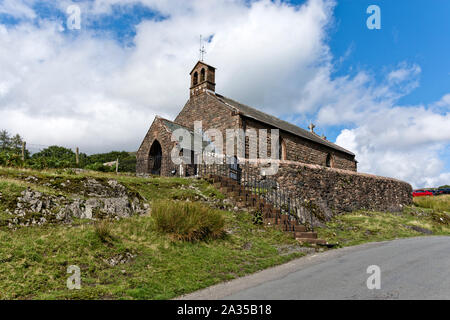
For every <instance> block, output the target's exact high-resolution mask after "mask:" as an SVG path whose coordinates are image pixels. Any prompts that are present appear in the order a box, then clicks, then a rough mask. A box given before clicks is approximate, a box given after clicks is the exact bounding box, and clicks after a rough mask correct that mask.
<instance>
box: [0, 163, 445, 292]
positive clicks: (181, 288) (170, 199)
mask: <svg viewBox="0 0 450 320" xmlns="http://www.w3.org/2000/svg"><path fill="white" fill-rule="evenodd" d="M36 194H38V195H39V198H38V199H36V198H33V197H31V198H30V199H31V200H29V201H31V203H32V206H31V207H29V208H28V207H26V206H25V205H24V203H25V204H27V203H26V202H24V201H23V199H24V198H27V195H36ZM116 196H120V197H122V198H123V199H125V200H126V199H129V201H130V206H125V207H124V208H128V209H129V210H128V209H127V210H128V215H127V217H126V218H122V216H121V215H120V214H121V213H120V212H119V213H118V212H115V210H112V211H111V210H110V211H108V210H106V211H105V212H103V213H102V210H103V209H102V207H101V206H100V207H97V210H90V213H91V214H92V217H91V218H90V219H87V218H83V217H86V215H87V211H89V210H85V211H82V210H81V209H83V208H84V207H83V206H87V204H90V203H92V201H93V200H95V201H106V200H107V199H109V198H114V197H116ZM39 199H45V201H44V200H39ZM105 199H106V200H105ZM135 199H137V200H136V201H138V204H139V205H141V204H145V205H147V208H148V209H147V210H143V211H142V210H140V209H139V208H141V207H142V206H141V207H139V206H138V205H136V206H135V207H134V209H133V210H131V209H130V208H131V203H132V201H135ZM449 201H450V199H449V197H432V198H429V199H423V200H422V199H420V200H418V201H416V200H415V203H416V204H415V205H414V206H412V207H408V208H405V209H404V210H403V212H397V213H382V212H371V211H358V212H353V213H349V214H345V215H340V216H336V217H335V218H334V219H333V220H331V221H329V222H327V223H326V224H324V225H323V226H322V227H321V228H318V229H317V231H318V233H319V237H320V238H322V239H325V240H328V241H329V242H330V243H336V244H337V245H338V247H339V246H349V245H355V244H359V243H363V242H368V241H380V240H388V239H395V238H399V237H412V236H421V235H431V234H433V235H442V234H445V235H450V213H449V211H450V210H449ZM41 202H42V203H46V204H47V206H48V208H47V209H45V210H47V211H45V217H47V218H46V221H45V223H42V224H39V223H35V224H33V223H31V224H27V223H24V222H21V221H28V222H29V221H31V220H32V221H35V222H36V221H37V222H39V221H42V218H43V216H42V215H43V214H44V213H43V212H44V211H43V210H38V209H40V208H41V205H40V203H41ZM125 202H126V201H125ZM74 203H76V204H77V205H79V207H80V208H81V209H80V210H81V211H82V213H83V214H82V215H81V216H77V215H69V214H66V215H65V216H64V219H59V220H58V219H50V218H49V217H51V216H60V213H61V212H66V211H64V210H66V208H72V209H73V207H74V206H73V204H74ZM105 203H106V202H105ZM19 207H20V208H19ZM106 207H107V208H108V209H111V203H110V202H108V205H107V206H106ZM142 208H145V206H143V207H142ZM84 209H86V208H84ZM138 209H139V210H138ZM24 210H25V211H24ZM27 210H28V211H31V212H28V211H27ZM75 211H76V210H75ZM81 211H80V212H81ZM77 212H78V211H77ZM17 214H23V217H21V218H20V219H25V220H20V219H18V223H11V221H12V219H13V218H14V217H15V215H17ZM29 215H30V216H29ZM40 219H41V220H40ZM254 221H255V220H254V217H253V216H252V214H250V213H248V212H245V211H238V210H237V208H235V207H234V205H233V204H232V203H231V202H230V201H229V200H228V199H225V198H224V196H223V195H222V194H221V193H220V192H219V191H218V190H216V189H215V188H214V187H213V186H211V185H210V184H209V183H207V182H205V181H203V180H198V179H182V178H162V177H151V178H140V177H135V176H133V175H126V174H119V175H116V174H112V173H100V172H94V171H79V170H74V169H65V170H62V169H60V170H43V171H37V170H31V169H14V168H2V167H0V244H1V245H0V299H170V298H174V297H177V296H179V295H182V294H185V293H189V292H192V291H195V290H198V289H201V288H205V287H207V286H210V285H213V284H216V283H219V282H222V281H226V280H230V279H233V278H236V277H240V276H243V275H246V274H249V273H253V272H256V271H258V270H262V269H265V268H268V267H271V266H274V265H277V264H281V263H285V262H287V261H289V260H291V259H294V258H297V257H300V256H303V255H305V254H307V253H310V252H316V251H317V250H324V249H322V248H320V249H319V248H311V247H302V246H300V245H299V244H298V243H297V242H296V240H295V239H292V238H289V237H288V236H287V235H286V234H285V233H283V232H280V231H278V230H276V229H273V228H270V227H265V226H262V225H257V224H255V223H254ZM24 225H29V226H26V227H25V226H24ZM73 265H75V266H78V267H79V268H80V271H81V289H80V290H69V289H68V288H67V286H66V283H67V279H68V277H69V276H70V274H68V273H67V269H68V267H69V266H73Z"/></svg>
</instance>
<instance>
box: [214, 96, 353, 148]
mask: <svg viewBox="0 0 450 320" xmlns="http://www.w3.org/2000/svg"><path fill="white" fill-rule="evenodd" d="M208 93H209V94H210V95H212V96H213V97H216V98H217V99H218V100H219V101H221V102H222V103H225V104H226V105H228V106H231V107H233V108H235V109H237V110H238V111H239V112H240V114H242V115H243V116H245V117H248V118H252V119H255V120H257V121H260V122H263V123H265V124H269V125H271V126H273V127H275V128H278V129H280V130H283V131H286V132H289V133H292V134H294V135H296V136H299V137H301V138H304V139H307V140H310V141H313V142H316V143H318V144H321V145H324V146H327V147H329V148H332V149H335V150H338V151H341V152H344V153H346V154H349V155H352V156H354V155H355V154H354V153H352V152H350V151H348V150H347V149H344V148H342V147H340V146H338V145H336V144H334V143H332V142H330V141H328V140H325V139H323V138H321V137H319V136H318V135H317V134H315V133H311V132H309V131H307V130H305V129H302V128H300V127H298V126H296V125H293V124H291V123H289V122H287V121H284V120H281V119H278V118H276V117H274V116H271V115H269V114H267V113H265V112H262V111H259V110H257V109H255V108H252V107H249V106H247V105H245V104H242V103H239V102H237V101H234V100H232V99H230V98H227V97H224V96H222V95H220V94H218V93H215V92H212V91H208Z"/></svg>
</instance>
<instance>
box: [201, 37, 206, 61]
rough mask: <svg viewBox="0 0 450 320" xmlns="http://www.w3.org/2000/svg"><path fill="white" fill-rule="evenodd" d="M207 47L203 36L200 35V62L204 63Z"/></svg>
mask: <svg viewBox="0 0 450 320" xmlns="http://www.w3.org/2000/svg"><path fill="white" fill-rule="evenodd" d="M205 53H206V51H205V46H204V45H203V43H202V35H200V61H203V58H204V56H205Z"/></svg>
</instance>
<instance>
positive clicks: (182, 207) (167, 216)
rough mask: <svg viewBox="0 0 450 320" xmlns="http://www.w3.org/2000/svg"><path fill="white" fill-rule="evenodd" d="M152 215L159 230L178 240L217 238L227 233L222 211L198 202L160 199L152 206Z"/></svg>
mask: <svg viewBox="0 0 450 320" xmlns="http://www.w3.org/2000/svg"><path fill="white" fill-rule="evenodd" d="M152 217H153V219H154V221H155V224H156V229H157V230H158V231H159V232H162V233H167V234H169V235H170V236H171V237H172V238H173V239H176V240H182V241H199V240H206V239H216V238H220V237H222V236H223V235H224V234H225V233H224V227H225V219H224V217H223V215H222V213H221V212H220V211H218V210H213V209H211V208H208V207H205V206H203V205H201V204H199V203H196V202H175V201H158V202H156V203H154V204H153V206H152Z"/></svg>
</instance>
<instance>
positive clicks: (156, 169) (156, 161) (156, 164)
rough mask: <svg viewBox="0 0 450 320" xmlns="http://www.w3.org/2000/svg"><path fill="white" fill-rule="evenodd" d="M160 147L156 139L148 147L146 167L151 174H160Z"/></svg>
mask: <svg viewBox="0 0 450 320" xmlns="http://www.w3.org/2000/svg"><path fill="white" fill-rule="evenodd" d="M161 160H162V148H161V144H160V143H159V141H158V140H155V141H154V142H153V144H152V146H151V148H150V157H149V162H148V169H149V171H150V173H151V174H156V175H160V174H161Z"/></svg>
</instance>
